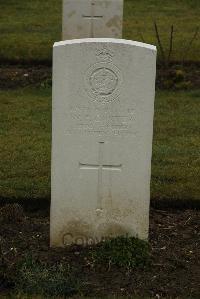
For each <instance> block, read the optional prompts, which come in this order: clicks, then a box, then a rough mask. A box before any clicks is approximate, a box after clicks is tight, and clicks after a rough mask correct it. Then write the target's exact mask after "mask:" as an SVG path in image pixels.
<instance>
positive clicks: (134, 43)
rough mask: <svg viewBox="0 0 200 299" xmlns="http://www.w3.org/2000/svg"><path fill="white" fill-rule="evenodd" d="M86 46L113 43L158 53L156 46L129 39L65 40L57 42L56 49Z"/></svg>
mask: <svg viewBox="0 0 200 299" xmlns="http://www.w3.org/2000/svg"><path fill="white" fill-rule="evenodd" d="M84 43H85V44H86V43H111V44H122V45H130V46H135V47H140V48H146V49H149V50H152V51H155V52H156V46H154V45H150V44H145V43H142V42H137V41H132V40H127V39H116V38H81V39H72V40H65V41H60V42H55V43H54V47H59V46H66V45H73V44H84Z"/></svg>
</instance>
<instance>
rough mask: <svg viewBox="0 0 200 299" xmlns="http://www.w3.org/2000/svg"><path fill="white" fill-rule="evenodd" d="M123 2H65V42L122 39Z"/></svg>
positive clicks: (89, 0)
mask: <svg viewBox="0 0 200 299" xmlns="http://www.w3.org/2000/svg"><path fill="white" fill-rule="evenodd" d="M122 20H123V0H63V38H62V39H63V40H67V39H77V38H90V37H92V38H93V37H98V38H102V37H103V38H104V37H113V38H121V37H122Z"/></svg>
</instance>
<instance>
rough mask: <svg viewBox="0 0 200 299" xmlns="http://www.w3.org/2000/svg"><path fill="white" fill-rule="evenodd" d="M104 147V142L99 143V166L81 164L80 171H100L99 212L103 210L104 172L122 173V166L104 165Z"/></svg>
mask: <svg viewBox="0 0 200 299" xmlns="http://www.w3.org/2000/svg"><path fill="white" fill-rule="evenodd" d="M103 146H104V142H99V157H98V160H99V161H98V164H83V163H79V167H80V169H87V170H88V169H91V170H93V169H95V170H98V202H97V210H98V209H99V210H102V199H103V180H102V177H103V170H110V171H121V169H122V164H118V165H112V164H103Z"/></svg>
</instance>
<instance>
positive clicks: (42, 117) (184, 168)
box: [0, 88, 200, 201]
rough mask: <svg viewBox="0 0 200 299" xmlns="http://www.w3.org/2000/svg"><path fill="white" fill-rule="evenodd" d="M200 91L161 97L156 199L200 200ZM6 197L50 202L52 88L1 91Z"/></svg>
mask: <svg viewBox="0 0 200 299" xmlns="http://www.w3.org/2000/svg"><path fill="white" fill-rule="evenodd" d="M199 96H200V91H197V90H196V91H188V92H181V91H179V92H171V91H167V92H166V91H159V92H157V96H156V105H155V125H154V143H153V162H152V186H151V197H152V199H159V200H162V199H168V200H182V201H184V200H194V201H195V200H199V194H200V184H199V175H200V159H199V145H200V129H199V128H200V119H199V111H200V102H199ZM0 103H1V104H0V140H1V142H0V157H1V159H0V198H9V199H12V198H13V199H14V198H16V199H30V198H31V199H49V198H50V149H51V89H50V88H46V89H45V88H39V89H36V88H32V89H31V88H26V89H16V90H9V91H1V92H0Z"/></svg>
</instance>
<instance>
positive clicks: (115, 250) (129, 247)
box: [92, 236, 150, 269]
mask: <svg viewBox="0 0 200 299" xmlns="http://www.w3.org/2000/svg"><path fill="white" fill-rule="evenodd" d="M92 258H93V263H94V264H95V265H105V266H108V267H111V266H118V267H123V268H126V269H133V268H144V267H146V266H148V265H149V264H150V254H149V244H148V243H147V242H145V241H142V240H139V239H137V238H134V237H123V236H120V237H117V238H115V239H110V240H107V241H105V242H102V243H100V244H99V245H98V246H97V247H96V248H95V249H94V250H93V251H92Z"/></svg>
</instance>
